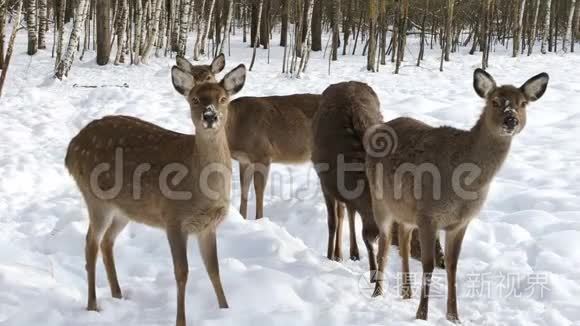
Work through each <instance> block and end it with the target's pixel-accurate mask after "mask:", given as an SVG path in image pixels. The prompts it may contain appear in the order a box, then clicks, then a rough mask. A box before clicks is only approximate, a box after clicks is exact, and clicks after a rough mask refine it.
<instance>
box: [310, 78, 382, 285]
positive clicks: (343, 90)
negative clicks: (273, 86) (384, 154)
mask: <svg viewBox="0 0 580 326" xmlns="http://www.w3.org/2000/svg"><path fill="white" fill-rule="evenodd" d="M382 121H383V116H382V115H381V112H380V104H379V99H378V97H377V95H376V94H375V92H374V91H373V90H372V88H370V87H369V86H368V85H366V84H363V83H359V82H345V83H339V84H334V85H331V86H329V87H328V88H327V89H326V90H325V91H324V92H323V93H322V99H321V101H320V108H319V109H318V111H317V112H316V115H315V116H314V120H313V123H312V128H313V147H312V162H313V164H314V167H315V169H316V172H317V174H318V177H319V179H320V186H321V188H322V193H323V194H324V199H325V202H326V208H327V216H328V228H329V237H328V248H329V252H328V255H329V256H330V257H332V256H333V255H334V253H333V252H332V250H333V243H335V241H336V239H335V236H336V234H337V232H336V228H337V223H336V221H337V217H336V209H335V206H336V202H342V203H344V204H345V205H346V207H347V209H348V210H349V211H353V212H358V213H359V215H360V216H361V219H362V224H363V230H362V234H363V241H364V244H365V246H366V248H367V252H368V257H369V268H370V271H371V281H374V278H375V277H374V275H373V274H374V272H375V271H376V270H377V265H376V255H375V251H374V248H373V243H374V242H375V240H376V238H377V236H378V235H379V231H378V229H377V227H376V225H375V220H374V217H373V210H372V203H371V197H370V192H369V187H368V185H367V183H368V182H367V178H366V175H365V169H364V162H365V155H366V154H365V150H364V147H363V136H364V134H365V132H366V130H367V128H369V127H370V126H373V125H375V124H378V123H380V122H382Z"/></svg>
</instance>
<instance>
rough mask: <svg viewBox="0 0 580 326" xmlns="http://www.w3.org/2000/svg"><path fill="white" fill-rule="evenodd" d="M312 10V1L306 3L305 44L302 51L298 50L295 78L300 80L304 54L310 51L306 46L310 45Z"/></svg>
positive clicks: (304, 63)
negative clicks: (299, 57) (298, 56)
mask: <svg viewBox="0 0 580 326" xmlns="http://www.w3.org/2000/svg"><path fill="white" fill-rule="evenodd" d="M313 10H314V0H310V2H309V3H308V11H307V14H306V26H305V28H306V42H302V49H300V53H301V59H300V66H299V67H298V69H297V70H296V78H300V72H302V71H303V70H304V68H305V65H306V60H307V54H306V51H307V49H310V50H311V49H312V48H311V47H310V46H308V45H309V43H310V38H311V35H312V29H311V28H310V27H311V26H312V14H313Z"/></svg>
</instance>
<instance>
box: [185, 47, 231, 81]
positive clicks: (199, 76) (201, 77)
mask: <svg viewBox="0 0 580 326" xmlns="http://www.w3.org/2000/svg"><path fill="white" fill-rule="evenodd" d="M175 62H176V64H177V67H179V68H181V70H183V71H185V72H188V73H190V74H191V75H192V76H193V78H194V79H195V80H196V81H197V82H204V83H207V82H211V83H215V82H216V79H215V75H217V74H219V73H220V72H221V71H222V70H224V67H225V65H226V57H225V56H224V54H223V53H222V54H220V55H218V56H217V57H216V58H215V59H213V61H212V63H211V64H209V65H193V64H192V63H191V62H189V61H187V59H185V58H184V57H182V56H177V57H176V58H175Z"/></svg>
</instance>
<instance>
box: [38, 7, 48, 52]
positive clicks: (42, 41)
mask: <svg viewBox="0 0 580 326" xmlns="http://www.w3.org/2000/svg"><path fill="white" fill-rule="evenodd" d="M47 15H48V1H47V0H38V48H39V49H46V27H47V26H48V19H47Z"/></svg>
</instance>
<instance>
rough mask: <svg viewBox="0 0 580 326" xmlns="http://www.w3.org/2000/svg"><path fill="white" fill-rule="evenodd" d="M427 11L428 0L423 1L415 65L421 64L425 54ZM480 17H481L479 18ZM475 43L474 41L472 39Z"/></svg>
mask: <svg viewBox="0 0 580 326" xmlns="http://www.w3.org/2000/svg"><path fill="white" fill-rule="evenodd" d="M428 12H429V0H427V2H426V3H425V12H424V13H423V21H422V22H421V41H420V42H421V45H420V46H419V55H417V67H419V66H420V65H421V60H423V56H424V54H425V42H426V40H425V22H426V21H427V13H428ZM479 19H481V17H480V18H479ZM476 32H477V31H476ZM474 43H475V41H474Z"/></svg>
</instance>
